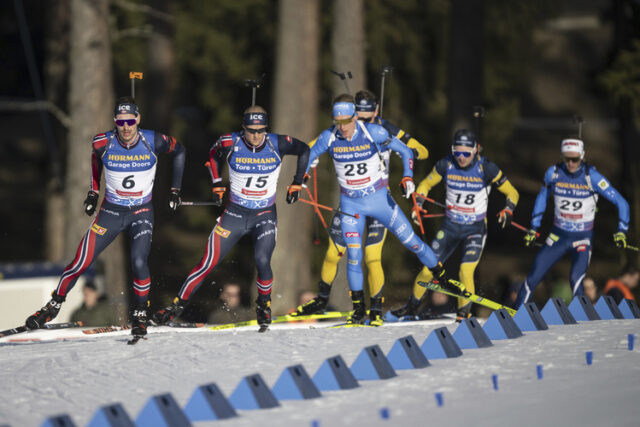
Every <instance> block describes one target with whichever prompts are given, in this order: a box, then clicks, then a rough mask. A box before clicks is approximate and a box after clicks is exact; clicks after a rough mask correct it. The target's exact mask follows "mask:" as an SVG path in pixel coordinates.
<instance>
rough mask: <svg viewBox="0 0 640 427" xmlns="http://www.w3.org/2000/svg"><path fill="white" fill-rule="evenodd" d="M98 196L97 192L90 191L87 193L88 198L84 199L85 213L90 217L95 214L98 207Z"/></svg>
mask: <svg viewBox="0 0 640 427" xmlns="http://www.w3.org/2000/svg"><path fill="white" fill-rule="evenodd" d="M98 196H99V194H98V193H96V192H95V191H89V192H88V193H87V198H86V199H84V213H86V214H87V215H89V216H91V215H93V214H94V212H95V211H96V207H97V206H98Z"/></svg>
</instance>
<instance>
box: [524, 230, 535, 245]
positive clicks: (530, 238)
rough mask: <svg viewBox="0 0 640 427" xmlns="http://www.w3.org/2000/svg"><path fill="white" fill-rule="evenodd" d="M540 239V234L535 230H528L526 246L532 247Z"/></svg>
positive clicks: (525, 238) (525, 240)
mask: <svg viewBox="0 0 640 427" xmlns="http://www.w3.org/2000/svg"><path fill="white" fill-rule="evenodd" d="M537 238H538V232H537V231H536V230H533V229H529V230H527V234H525V235H524V245H525V246H527V247H528V246H531V245H532V244H533V242H535V241H536V239H537Z"/></svg>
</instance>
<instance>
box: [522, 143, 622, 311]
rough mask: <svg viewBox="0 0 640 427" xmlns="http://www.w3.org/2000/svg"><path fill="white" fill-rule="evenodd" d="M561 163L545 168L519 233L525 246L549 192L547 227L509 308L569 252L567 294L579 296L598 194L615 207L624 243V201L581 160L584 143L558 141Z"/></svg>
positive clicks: (619, 244) (533, 234)
mask: <svg viewBox="0 0 640 427" xmlns="http://www.w3.org/2000/svg"><path fill="white" fill-rule="evenodd" d="M561 152H562V157H563V161H562V163H558V164H557V165H554V166H551V167H550V168H549V169H547V171H546V173H545V175H544V184H543V186H542V188H541V189H540V192H539V193H538V197H537V198H536V202H535V205H534V208H533V213H532V216H531V229H530V230H529V231H528V232H527V234H525V236H524V239H525V245H526V246H529V245H531V244H532V243H533V242H535V240H536V239H537V237H538V236H539V233H538V228H539V227H540V223H541V222H542V216H543V215H544V212H545V210H546V207H547V199H548V198H549V196H550V195H553V199H554V200H553V202H554V219H553V228H552V229H551V232H550V233H549V235H548V236H547V239H546V241H545V244H544V246H543V247H542V249H540V252H538V255H536V258H535V261H534V262H533V267H532V268H531V271H530V272H529V275H528V276H527V278H526V279H525V281H524V283H523V284H522V286H521V287H520V291H519V293H518V298H517V299H516V302H515V307H516V308H519V307H520V306H521V305H522V304H524V303H526V302H529V300H530V299H531V297H532V295H533V291H534V289H535V288H536V286H538V284H539V283H540V281H541V280H542V278H543V277H544V275H545V274H546V273H547V271H548V270H549V269H550V268H551V267H552V266H553V265H554V264H555V263H556V262H558V260H559V259H560V258H562V257H563V256H564V255H565V254H567V253H571V273H570V278H569V279H570V283H571V290H572V292H573V295H574V296H576V295H583V294H584V290H583V285H582V283H583V281H584V277H585V275H586V273H587V268H588V267H589V262H590V260H591V242H592V240H593V225H594V221H595V215H596V203H597V202H598V196H602V197H604V198H605V199H607V200H608V201H610V202H611V203H613V204H615V205H616V207H617V208H618V231H617V232H616V233H615V234H614V235H613V240H614V242H615V244H616V246H617V247H619V248H625V247H626V246H627V237H626V233H627V231H628V230H629V204H628V203H627V201H626V200H625V199H624V197H622V195H620V193H619V192H618V191H617V190H616V189H615V188H613V187H612V186H611V184H610V183H609V181H608V180H607V179H606V178H605V177H604V176H603V175H602V174H601V173H600V172H598V171H597V170H596V168H595V167H593V166H592V165H590V164H588V163H585V162H583V159H584V153H585V151H584V142H583V141H582V140H580V139H575V138H568V139H565V140H563V141H562V144H561Z"/></svg>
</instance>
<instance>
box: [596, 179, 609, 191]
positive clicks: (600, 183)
mask: <svg viewBox="0 0 640 427" xmlns="http://www.w3.org/2000/svg"><path fill="white" fill-rule="evenodd" d="M598 187H600V188H602V189H603V190H606V189H607V188H609V183H608V182H607V181H605V180H604V179H601V180H600V182H599V183H598Z"/></svg>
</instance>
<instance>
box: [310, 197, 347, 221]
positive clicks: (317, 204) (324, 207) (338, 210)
mask: <svg viewBox="0 0 640 427" xmlns="http://www.w3.org/2000/svg"><path fill="white" fill-rule="evenodd" d="M298 200H300V201H301V202H304V203H306V204H308V205H312V206H316V207H318V208H320V209H324V210H327V211H332V212H334V213H337V214H340V215H345V216H350V217H351V218H356V219H359V218H360V215H359V214H350V213H346V212H344V211H341V210H340V209H336V208H332V207H330V206H325V205H321V204H320V203H316V202H312V201H311V200H305V199H298Z"/></svg>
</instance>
